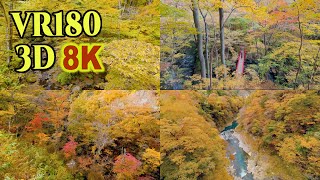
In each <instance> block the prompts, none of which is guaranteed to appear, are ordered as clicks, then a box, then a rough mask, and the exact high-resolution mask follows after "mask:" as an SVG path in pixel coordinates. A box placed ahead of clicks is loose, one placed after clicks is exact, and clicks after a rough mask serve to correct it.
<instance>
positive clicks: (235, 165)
mask: <svg viewBox="0 0 320 180" xmlns="http://www.w3.org/2000/svg"><path fill="white" fill-rule="evenodd" d="M237 126H238V123H237V122H236V121H234V122H233V123H232V124H231V125H230V126H227V127H225V129H224V130H223V131H222V132H221V133H220V135H221V136H222V138H223V139H224V140H226V141H227V142H228V146H227V157H228V158H229V160H230V162H231V167H232V168H231V169H232V175H233V176H234V178H235V179H243V180H253V175H252V173H248V164H247V159H248V154H247V153H246V152H245V151H244V150H243V149H242V148H241V147H240V146H239V139H238V138H237V137H236V136H234V134H233V133H234V129H235V128H236V127H237Z"/></svg>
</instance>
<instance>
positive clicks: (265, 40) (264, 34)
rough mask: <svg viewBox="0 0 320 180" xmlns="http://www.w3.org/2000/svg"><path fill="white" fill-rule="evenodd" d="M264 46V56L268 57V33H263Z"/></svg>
mask: <svg viewBox="0 0 320 180" xmlns="http://www.w3.org/2000/svg"><path fill="white" fill-rule="evenodd" d="M263 45H264V55H265V56H266V55H267V53H268V52H267V51H268V47H267V38H266V33H263Z"/></svg>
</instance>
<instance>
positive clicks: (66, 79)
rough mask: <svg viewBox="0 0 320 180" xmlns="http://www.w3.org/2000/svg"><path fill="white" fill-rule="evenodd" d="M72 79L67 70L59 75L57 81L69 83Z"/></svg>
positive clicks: (63, 83) (62, 83) (64, 83)
mask: <svg viewBox="0 0 320 180" xmlns="http://www.w3.org/2000/svg"><path fill="white" fill-rule="evenodd" d="M71 80H72V75H71V74H70V73H67V72H61V73H60V74H59V75H58V77H57V81H58V82H59V83H61V85H66V84H69V83H70V82H71Z"/></svg>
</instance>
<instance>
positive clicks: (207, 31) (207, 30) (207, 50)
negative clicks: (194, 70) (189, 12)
mask: <svg viewBox="0 0 320 180" xmlns="http://www.w3.org/2000/svg"><path fill="white" fill-rule="evenodd" d="M205 34H206V42H205V48H206V62H207V71H208V72H207V74H208V77H209V74H210V73H209V71H210V67H209V66H210V65H209V64H210V63H209V27H208V24H207V22H205Z"/></svg>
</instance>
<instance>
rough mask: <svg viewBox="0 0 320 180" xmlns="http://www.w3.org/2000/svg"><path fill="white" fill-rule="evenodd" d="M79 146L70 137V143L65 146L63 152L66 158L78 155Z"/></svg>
mask: <svg viewBox="0 0 320 180" xmlns="http://www.w3.org/2000/svg"><path fill="white" fill-rule="evenodd" d="M77 145H78V143H77V142H75V141H74V138H73V137H72V136H69V142H67V143H66V144H65V145H64V146H63V152H64V155H65V156H66V158H68V157H70V156H73V155H75V154H76V148H77Z"/></svg>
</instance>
